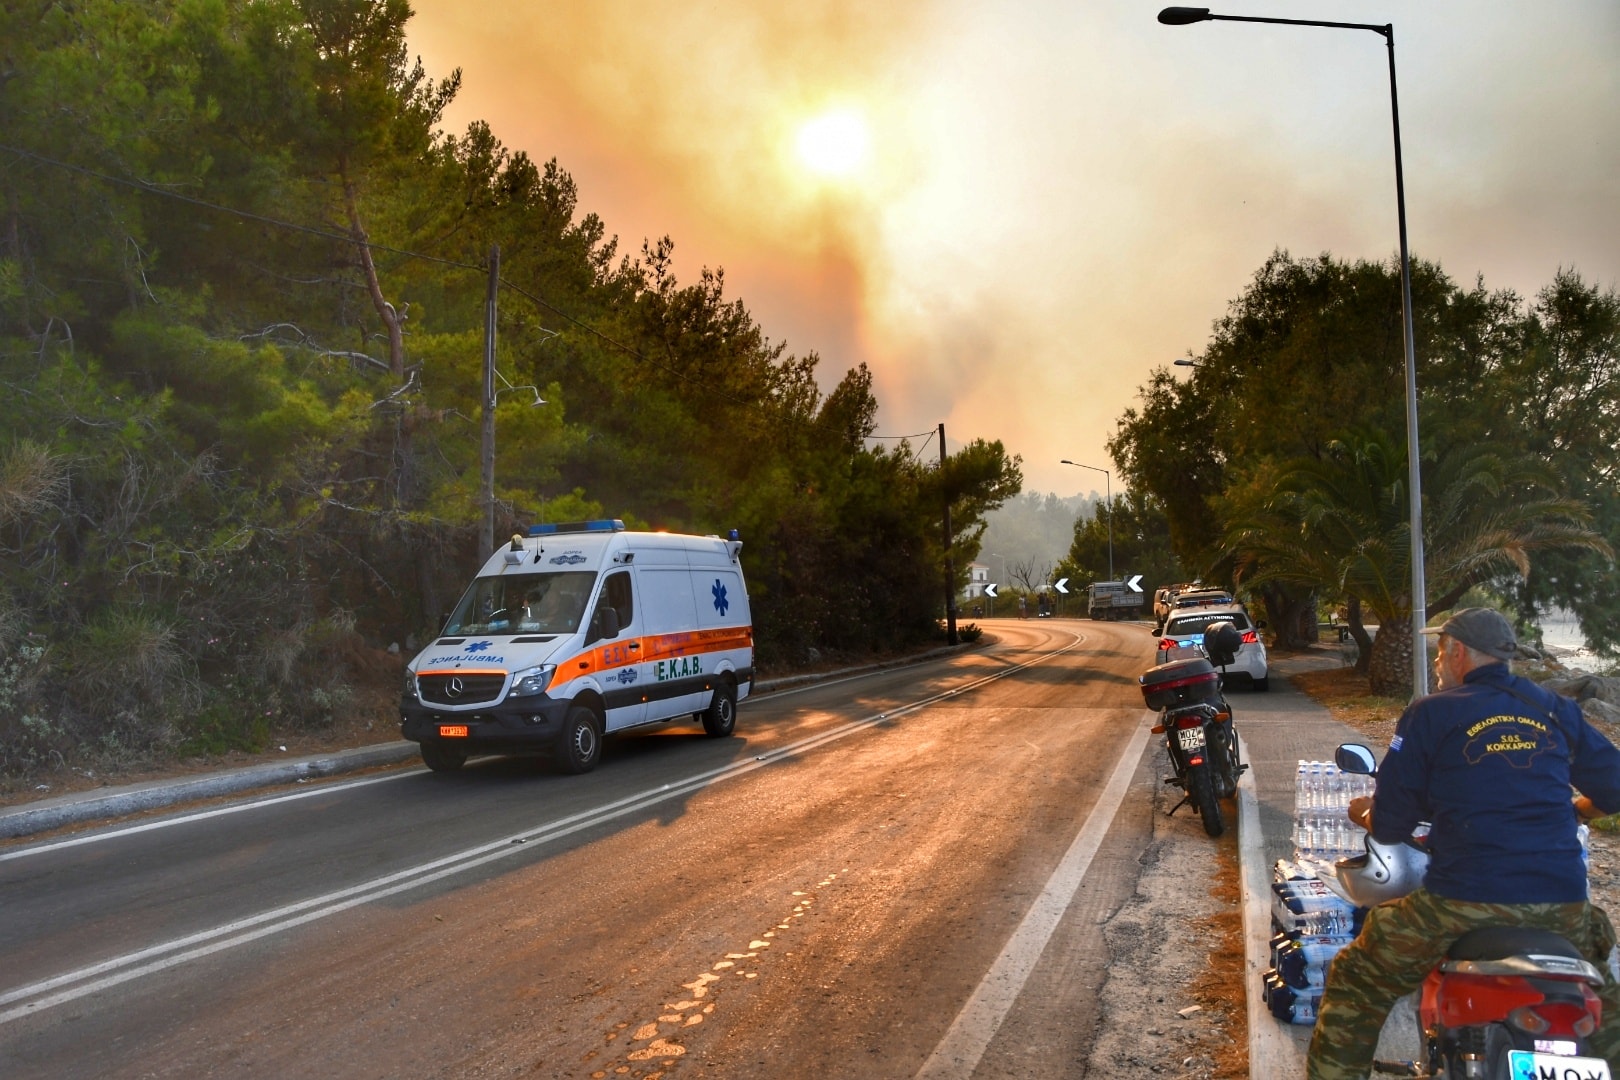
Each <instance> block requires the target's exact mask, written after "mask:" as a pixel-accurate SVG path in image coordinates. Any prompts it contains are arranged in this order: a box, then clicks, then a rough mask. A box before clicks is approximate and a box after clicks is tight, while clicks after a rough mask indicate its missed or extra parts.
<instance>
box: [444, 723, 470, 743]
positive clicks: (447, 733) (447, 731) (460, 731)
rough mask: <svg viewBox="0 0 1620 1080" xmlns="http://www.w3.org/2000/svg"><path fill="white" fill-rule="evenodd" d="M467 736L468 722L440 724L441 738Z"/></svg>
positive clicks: (463, 737) (461, 737) (462, 737)
mask: <svg viewBox="0 0 1620 1080" xmlns="http://www.w3.org/2000/svg"><path fill="white" fill-rule="evenodd" d="M466 737H467V725H466V724H440V725H439V738H441V739H465V738H466Z"/></svg>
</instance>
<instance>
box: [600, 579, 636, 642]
mask: <svg viewBox="0 0 1620 1080" xmlns="http://www.w3.org/2000/svg"><path fill="white" fill-rule="evenodd" d="M609 608H611V609H612V610H613V613H614V614H615V615H617V616H618V617H619V620H618V621H619V629H620V630H621V631H623V630H624V629H625V628H626V627H628V626H629V625H630V620H631V619H633V618H634V617H635V600H634V598H633V597H632V595H631V588H630V571H628V570H618V571H615V572H614V573H611V574H609V575H608V576H607V580H605V581H604V582H603V583H602V595H601V598H600V599H598V600H597V602H596V615H594V616H593V617H592V618H591V637H592V638H598V637H601V636H603V633H602V628H603V625H604V624H603V620H602V618H601V613H602V612H603V611H605V610H607V609H609Z"/></svg>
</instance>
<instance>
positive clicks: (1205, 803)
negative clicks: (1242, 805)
mask: <svg viewBox="0 0 1620 1080" xmlns="http://www.w3.org/2000/svg"><path fill="white" fill-rule="evenodd" d="M1187 795H1188V797H1189V798H1191V799H1192V804H1193V808H1194V809H1196V810H1197V811H1198V817H1199V818H1200V820H1202V821H1203V823H1204V831H1205V832H1206V833H1208V834H1209V835H1211V836H1219V835H1221V833H1223V832H1225V831H1226V822H1225V821H1223V820H1222V819H1221V801H1220V800H1219V799H1217V798H1216V797H1215V784H1214V777H1212V776H1210V774H1209V768H1208V767H1207V766H1196V765H1195V766H1194V767H1193V768H1192V769H1190V770H1189V771H1188V773H1187Z"/></svg>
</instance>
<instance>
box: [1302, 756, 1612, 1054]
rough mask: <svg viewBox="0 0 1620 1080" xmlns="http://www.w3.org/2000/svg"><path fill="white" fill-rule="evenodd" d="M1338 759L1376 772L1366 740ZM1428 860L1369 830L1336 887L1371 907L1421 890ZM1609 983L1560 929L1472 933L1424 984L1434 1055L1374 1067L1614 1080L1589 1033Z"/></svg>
mask: <svg viewBox="0 0 1620 1080" xmlns="http://www.w3.org/2000/svg"><path fill="white" fill-rule="evenodd" d="M1334 763H1335V764H1337V765H1338V767H1339V768H1340V769H1341V770H1342V771H1344V772H1348V773H1359V774H1361V775H1363V776H1371V775H1373V773H1374V772H1376V768H1377V765H1376V762H1375V761H1374V759H1373V754H1372V751H1371V750H1369V749H1368V748H1367V747H1365V746H1362V745H1360V744H1358V743H1346V744H1345V745H1343V746H1340V747H1339V748H1338V751H1337V752H1336V753H1335V754H1334ZM1427 862H1428V855H1427V853H1426V852H1425V851H1424V850H1423V848H1422V847H1421V845H1420V844H1418V843H1416V842H1413V841H1408V842H1406V843H1402V844H1395V845H1388V844H1381V843H1379V842H1378V841H1376V840H1374V839H1373V838H1372V836H1371V835H1369V836H1368V837H1367V839H1366V851H1365V853H1363V854H1361V855H1357V856H1354V857H1352V858H1348V859H1340V860H1339V861H1338V863H1337V864H1336V865H1335V873H1336V878H1337V880H1336V881H1335V882H1332V883H1330V887H1335V886H1336V889H1335V891H1337V892H1339V893H1340V894H1341V895H1342V896H1344V897H1345V899H1347V900H1349V901H1350V902H1351V903H1353V904H1356V905H1358V906H1371V905H1372V904H1376V903H1380V902H1382V901H1383V900H1387V899H1393V898H1394V897H1396V896H1402V895H1405V894H1406V893H1407V892H1410V891H1412V890H1413V889H1415V888H1416V887H1417V886H1418V885H1419V884H1421V883H1422V880H1423V868H1424V867H1426V865H1427ZM1602 985H1603V975H1602V973H1601V972H1599V971H1598V969H1597V968H1596V967H1594V966H1593V965H1592V964H1591V963H1589V962H1588V961H1587V960H1586V959H1585V958H1584V957H1583V956H1581V954H1580V952H1579V951H1578V950H1577V949H1576V948H1575V946H1573V945H1571V944H1570V943H1569V942H1568V941H1567V940H1565V939H1564V938H1563V937H1561V936H1560V935H1558V934H1555V933H1552V932H1551V931H1548V930H1535V929H1531V928H1528V927H1520V926H1492V927H1486V928H1483V929H1480V930H1471V931H1469V932H1468V933H1466V934H1464V935H1463V936H1462V937H1460V938H1458V939H1457V940H1456V941H1454V942H1452V944H1451V947H1450V948H1449V949H1447V950H1446V956H1445V959H1443V960H1442V961H1441V962H1440V963H1439V965H1438V966H1436V967H1435V969H1434V970H1433V971H1431V972H1430V973H1429V975H1428V977H1427V978H1426V979H1424V981H1423V987H1422V991H1421V993H1420V994H1419V998H1418V1020H1419V1023H1420V1025H1421V1027H1422V1029H1423V1033H1424V1037H1425V1040H1426V1043H1427V1061H1426V1062H1424V1063H1421V1064H1419V1063H1406V1062H1400V1063H1396V1062H1376V1063H1375V1064H1374V1067H1373V1069H1374V1071H1375V1072H1383V1073H1387V1074H1393V1075H1402V1076H1418V1077H1445V1078H1446V1080H1463V1078H1467V1080H1541V1078H1543V1077H1546V1078H1548V1080H1611V1077H1610V1072H1609V1065H1608V1062H1606V1061H1604V1060H1603V1059H1602V1058H1597V1057H1590V1056H1587V1055H1588V1053H1589V1049H1590V1048H1589V1047H1588V1045H1587V1042H1586V1040H1587V1037H1588V1036H1590V1035H1591V1034H1592V1033H1593V1032H1594V1031H1596V1030H1597V1026H1598V1023H1599V1022H1600V1020H1601V1019H1602V1003H1601V1002H1600V1001H1599V999H1598V996H1597V994H1596V993H1595V992H1594V987H1598V986H1602Z"/></svg>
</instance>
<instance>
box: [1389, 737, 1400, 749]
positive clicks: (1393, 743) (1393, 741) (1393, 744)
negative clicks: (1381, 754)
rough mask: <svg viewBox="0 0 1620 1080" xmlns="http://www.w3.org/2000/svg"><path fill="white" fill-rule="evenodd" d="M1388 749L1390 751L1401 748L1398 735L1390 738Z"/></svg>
mask: <svg viewBox="0 0 1620 1080" xmlns="http://www.w3.org/2000/svg"><path fill="white" fill-rule="evenodd" d="M1389 748H1390V749H1391V750H1399V749H1400V748H1401V737H1400V736H1399V735H1395V736H1392V737H1391V738H1390V740H1389Z"/></svg>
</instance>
